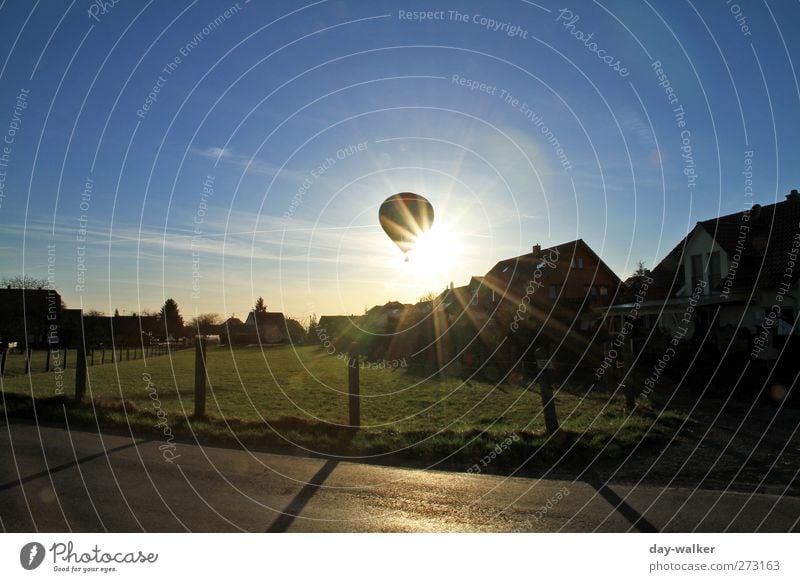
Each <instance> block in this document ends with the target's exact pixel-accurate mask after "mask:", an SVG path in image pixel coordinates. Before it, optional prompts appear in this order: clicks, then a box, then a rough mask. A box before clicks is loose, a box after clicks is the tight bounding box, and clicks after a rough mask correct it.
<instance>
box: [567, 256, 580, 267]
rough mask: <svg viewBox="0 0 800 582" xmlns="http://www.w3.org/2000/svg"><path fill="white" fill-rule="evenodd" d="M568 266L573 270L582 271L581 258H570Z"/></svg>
mask: <svg viewBox="0 0 800 582" xmlns="http://www.w3.org/2000/svg"><path fill="white" fill-rule="evenodd" d="M569 266H570V267H571V268H573V269H583V257H572V262H571V263H570V264H569Z"/></svg>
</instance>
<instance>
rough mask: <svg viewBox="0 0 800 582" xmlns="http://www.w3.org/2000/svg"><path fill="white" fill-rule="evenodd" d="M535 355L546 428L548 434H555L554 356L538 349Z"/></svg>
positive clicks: (556, 422)
mask: <svg viewBox="0 0 800 582" xmlns="http://www.w3.org/2000/svg"><path fill="white" fill-rule="evenodd" d="M534 354H536V365H537V367H538V368H539V386H540V387H541V394H542V409H543V410H544V426H545V429H546V430H547V433H548V434H555V433H556V432H557V431H558V416H557V415H556V401H555V399H554V398H553V357H552V355H551V356H549V357H548V356H547V354H546V353H545V351H544V349H543V348H536V350H534Z"/></svg>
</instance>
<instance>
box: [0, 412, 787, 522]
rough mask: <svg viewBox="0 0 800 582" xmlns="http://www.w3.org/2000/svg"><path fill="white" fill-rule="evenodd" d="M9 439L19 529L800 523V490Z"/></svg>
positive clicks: (93, 438)
mask: <svg viewBox="0 0 800 582" xmlns="http://www.w3.org/2000/svg"><path fill="white" fill-rule="evenodd" d="M159 447H161V450H159ZM0 450H2V451H3V453H2V455H0V529H2V530H3V531H9V532H10V531H14V532H20V531H25V532H29V531H46V532H53V531H75V532H98V531H99V532H102V531H111V532H137V531H150V532H174V531H178V532H180V531H203V532H221V531H252V532H284V531H288V532H300V531H306V532H309V531H311V532H319V531H333V532H453V531H455V532H477V531H492V532H556V531H566V532H593V531H615V532H616V531H623V532H624V531H634V532H635V531H643V532H648V531H668V532H686V531H704V532H721V531H733V532H752V531H777V532H786V531H798V529H800V527H799V526H798V519H799V518H800V498H797V497H782V496H780V495H772V494H755V495H751V494H746V493H737V492H721V491H710V490H693V489H691V488H662V487H656V486H652V485H639V486H630V485H620V484H615V483H608V484H604V483H602V482H599V481H598V480H593V479H588V480H579V481H570V480H551V479H529V478H505V477H498V476H490V475H468V474H465V473H455V472H445V471H432V470H419V469H408V468H397V467H385V466H378V465H374V464H359V463H352V462H343V461H336V460H325V459H318V458H307V457H299V456H287V455H276V454H266V453H251V452H248V451H242V450H231V449H222V448H214V447H199V446H195V445H190V444H183V443H176V446H175V448H174V450H172V449H170V450H171V451H172V454H173V455H175V456H176V457H175V459H174V461H173V462H168V461H167V460H165V455H164V451H165V450H166V449H165V448H164V442H163V441H157V440H153V441H144V440H133V439H131V438H126V437H121V436H112V435H104V436H102V437H100V436H98V435H97V434H93V433H89V432H81V431H67V430H64V429H62V428H54V427H36V426H34V425H30V424H23V423H19V424H18V423H13V422H12V423H11V424H5V423H3V422H2V421H0ZM169 456H170V455H169V454H167V457H169Z"/></svg>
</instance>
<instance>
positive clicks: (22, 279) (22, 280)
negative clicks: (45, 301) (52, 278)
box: [0, 275, 50, 289]
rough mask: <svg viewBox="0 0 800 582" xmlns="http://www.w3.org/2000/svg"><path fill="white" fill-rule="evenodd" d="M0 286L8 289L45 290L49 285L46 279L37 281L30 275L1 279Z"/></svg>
mask: <svg viewBox="0 0 800 582" xmlns="http://www.w3.org/2000/svg"><path fill="white" fill-rule="evenodd" d="M0 284H1V285H2V286H3V287H6V288H8V289H45V288H46V287H48V286H49V284H50V283H49V281H48V280H47V279H37V278H36V277H31V276H30V275H16V276H14V277H3V279H2V281H1V282H0Z"/></svg>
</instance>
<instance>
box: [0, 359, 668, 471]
mask: <svg viewBox="0 0 800 582" xmlns="http://www.w3.org/2000/svg"><path fill="white" fill-rule="evenodd" d="M207 360H208V376H209V387H208V396H207V409H206V410H207V414H208V417H209V418H208V420H207V421H203V422H201V421H194V420H190V419H189V418H188V417H189V416H190V415H191V414H192V412H193V406H194V351H193V350H184V351H179V352H175V353H174V354H172V356H160V357H156V358H148V359H147V360H132V361H123V362H118V363H116V364H106V365H104V366H94V367H91V368H89V369H88V374H89V379H88V380H89V381H88V384H89V386H88V389H87V396H89V397H90V398H91V401H92V402H94V403H96V404H97V406H99V407H100V412H98V408H97V406H95V407H88V408H87V407H84V409H83V411H82V412H81V413H80V414H77V413H76V412H73V414H74V415H75V414H77V416H78V419H80V417H81V416H83V417H86V416H87V415H89V414H90V413H91V415H92V417H93V419H94V417H95V416H96V415H102V416H103V422H104V423H105V422H108V423H114V424H118V425H126V424H130V423H132V424H135V425H136V426H139V427H140V428H146V427H150V428H151V429H152V426H153V421H154V419H156V415H157V414H158V411H159V409H160V410H163V411H164V412H163V413H166V415H167V417H168V418H169V419H170V422H171V423H172V424H173V430H175V432H176V434H177V433H180V432H181V430H182V429H187V430H188V429H190V428H191V429H192V430H195V431H200V432H205V433H207V434H209V435H210V436H212V437H215V438H217V439H223V440H225V439H234V440H236V439H244V440H247V441H250V442H252V441H253V440H259V439H260V442H264V439H266V440H267V441H269V440H270V439H273V440H274V439H275V438H278V439H279V440H280V439H283V438H289V439H290V440H291V441H292V442H296V443H299V444H301V445H303V446H308V447H311V448H314V449H315V450H328V449H336V448H337V447H338V448H341V446H342V443H343V442H344V440H343V438H344V437H342V435H343V434H344V433H345V431H344V430H343V429H342V428H341V425H343V424H345V423H346V422H347V418H348V408H347V368H346V366H345V364H344V362H343V360H341V359H337V358H336V357H333V356H329V355H327V354H325V353H324V352H323V351H322V350H320V349H319V348H317V347H312V346H300V347H292V346H282V347H270V348H264V349H261V348H259V347H247V348H236V349H235V350H234V351H233V352H232V351H231V350H230V349H229V348H227V347H209V350H208V357H207ZM360 374H361V396H362V400H361V415H362V428H363V430H362V431H359V433H358V434H357V435H356V436H355V438H353V437H352V435H351V436H350V437H349V438H347V439H346V442H347V447H348V450H352V451H356V452H360V453H369V454H381V453H388V452H392V451H397V450H398V449H406V452H410V451H411V450H412V449H413V450H415V451H416V453H414V454H423V455H429V454H435V455H440V454H442V453H443V452H445V451H448V450H449V451H452V450H455V449H458V448H459V447H462V446H466V447H467V448H470V447H472V448H474V447H477V450H475V451H473V452H472V453H471V455H473V456H474V454H477V453H478V452H480V451H481V450H484V449H486V448H487V447H489V446H490V445H491V446H494V444H496V443H498V442H500V441H502V440H503V439H504V438H507V437H508V435H511V434H515V435H521V437H523V438H521V439H520V441H518V442H519V443H521V444H519V445H515V446H518V447H521V449H520V451H519V453H520V454H523V452H524V451H528V452H530V450H531V447H536V446H539V445H540V444H542V443H543V442H545V440H546V439H545V437H544V420H543V416H542V403H541V396H540V394H539V391H538V389H536V388H533V389H527V388H526V387H524V386H511V385H506V384H500V385H497V386H495V385H492V384H488V383H485V382H482V381H476V380H466V381H465V380H463V379H460V378H423V377H420V376H418V375H416V374H414V373H413V372H411V371H409V370H407V369H405V368H395V369H377V370H375V369H369V368H363V369H361V370H360ZM2 389H3V392H4V395H10V394H12V393H16V394H21V395H27V396H32V397H35V398H38V399H47V398H50V397H54V396H58V395H59V393H61V392H62V391H63V393H64V394H65V395H66V396H68V397H71V396H72V395H73V394H74V371H67V372H66V373H65V374H64V375H63V377H62V378H59V377H58V376H57V374H55V373H53V372H50V373H43V372H39V373H34V374H30V375H16V376H10V377H6V378H5V379H3V383H2ZM123 401H126V402H127V403H128V404H127V406H126V407H125V408H123V407H122V403H123ZM130 403H132V404H133V405H131V404H130ZM623 405H624V399H623V398H622V397H621V396H611V395H609V394H607V393H598V392H594V391H586V392H582V391H581V390H573V391H567V390H560V391H557V393H556V406H557V410H558V417H559V421H560V423H561V427H562V429H563V432H564V434H568V435H572V436H573V437H575V439H577V440H581V441H582V443H583V445H582V446H583V447H584V448H586V449H590V450H600V449H603V448H604V447H605V449H604V453H605V454H619V453H621V452H623V451H625V450H628V449H629V448H630V447H632V446H633V445H635V444H636V443H638V442H639V441H640V440H642V439H643V438H646V437H652V438H654V439H658V438H667V437H668V436H669V433H670V431H671V430H672V428H671V427H672V426H674V424H675V422H676V421H678V420H679V419H680V417H679V416H678V415H677V414H676V413H659V414H656V413H655V411H649V410H648V409H646V408H644V409H642V410H641V411H639V412H637V413H636V414H634V415H632V416H630V415H628V414H627V413H626V412H625V411H624V408H623ZM163 413H162V414H163ZM84 420H88V418H84ZM270 427H272V429H274V430H271V429H270ZM276 432H279V433H280V435H279V436H278V435H276V434H275V433H276ZM270 433H272V434H270ZM348 434H349V433H348ZM606 445H608V447H606ZM489 448H491V447H489ZM513 456H514V455H509V459H508V460H509V461H510V460H511V457H513ZM465 458H467V459H469V458H471V457H470V456H469V455H467V456H466V457H465Z"/></svg>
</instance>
